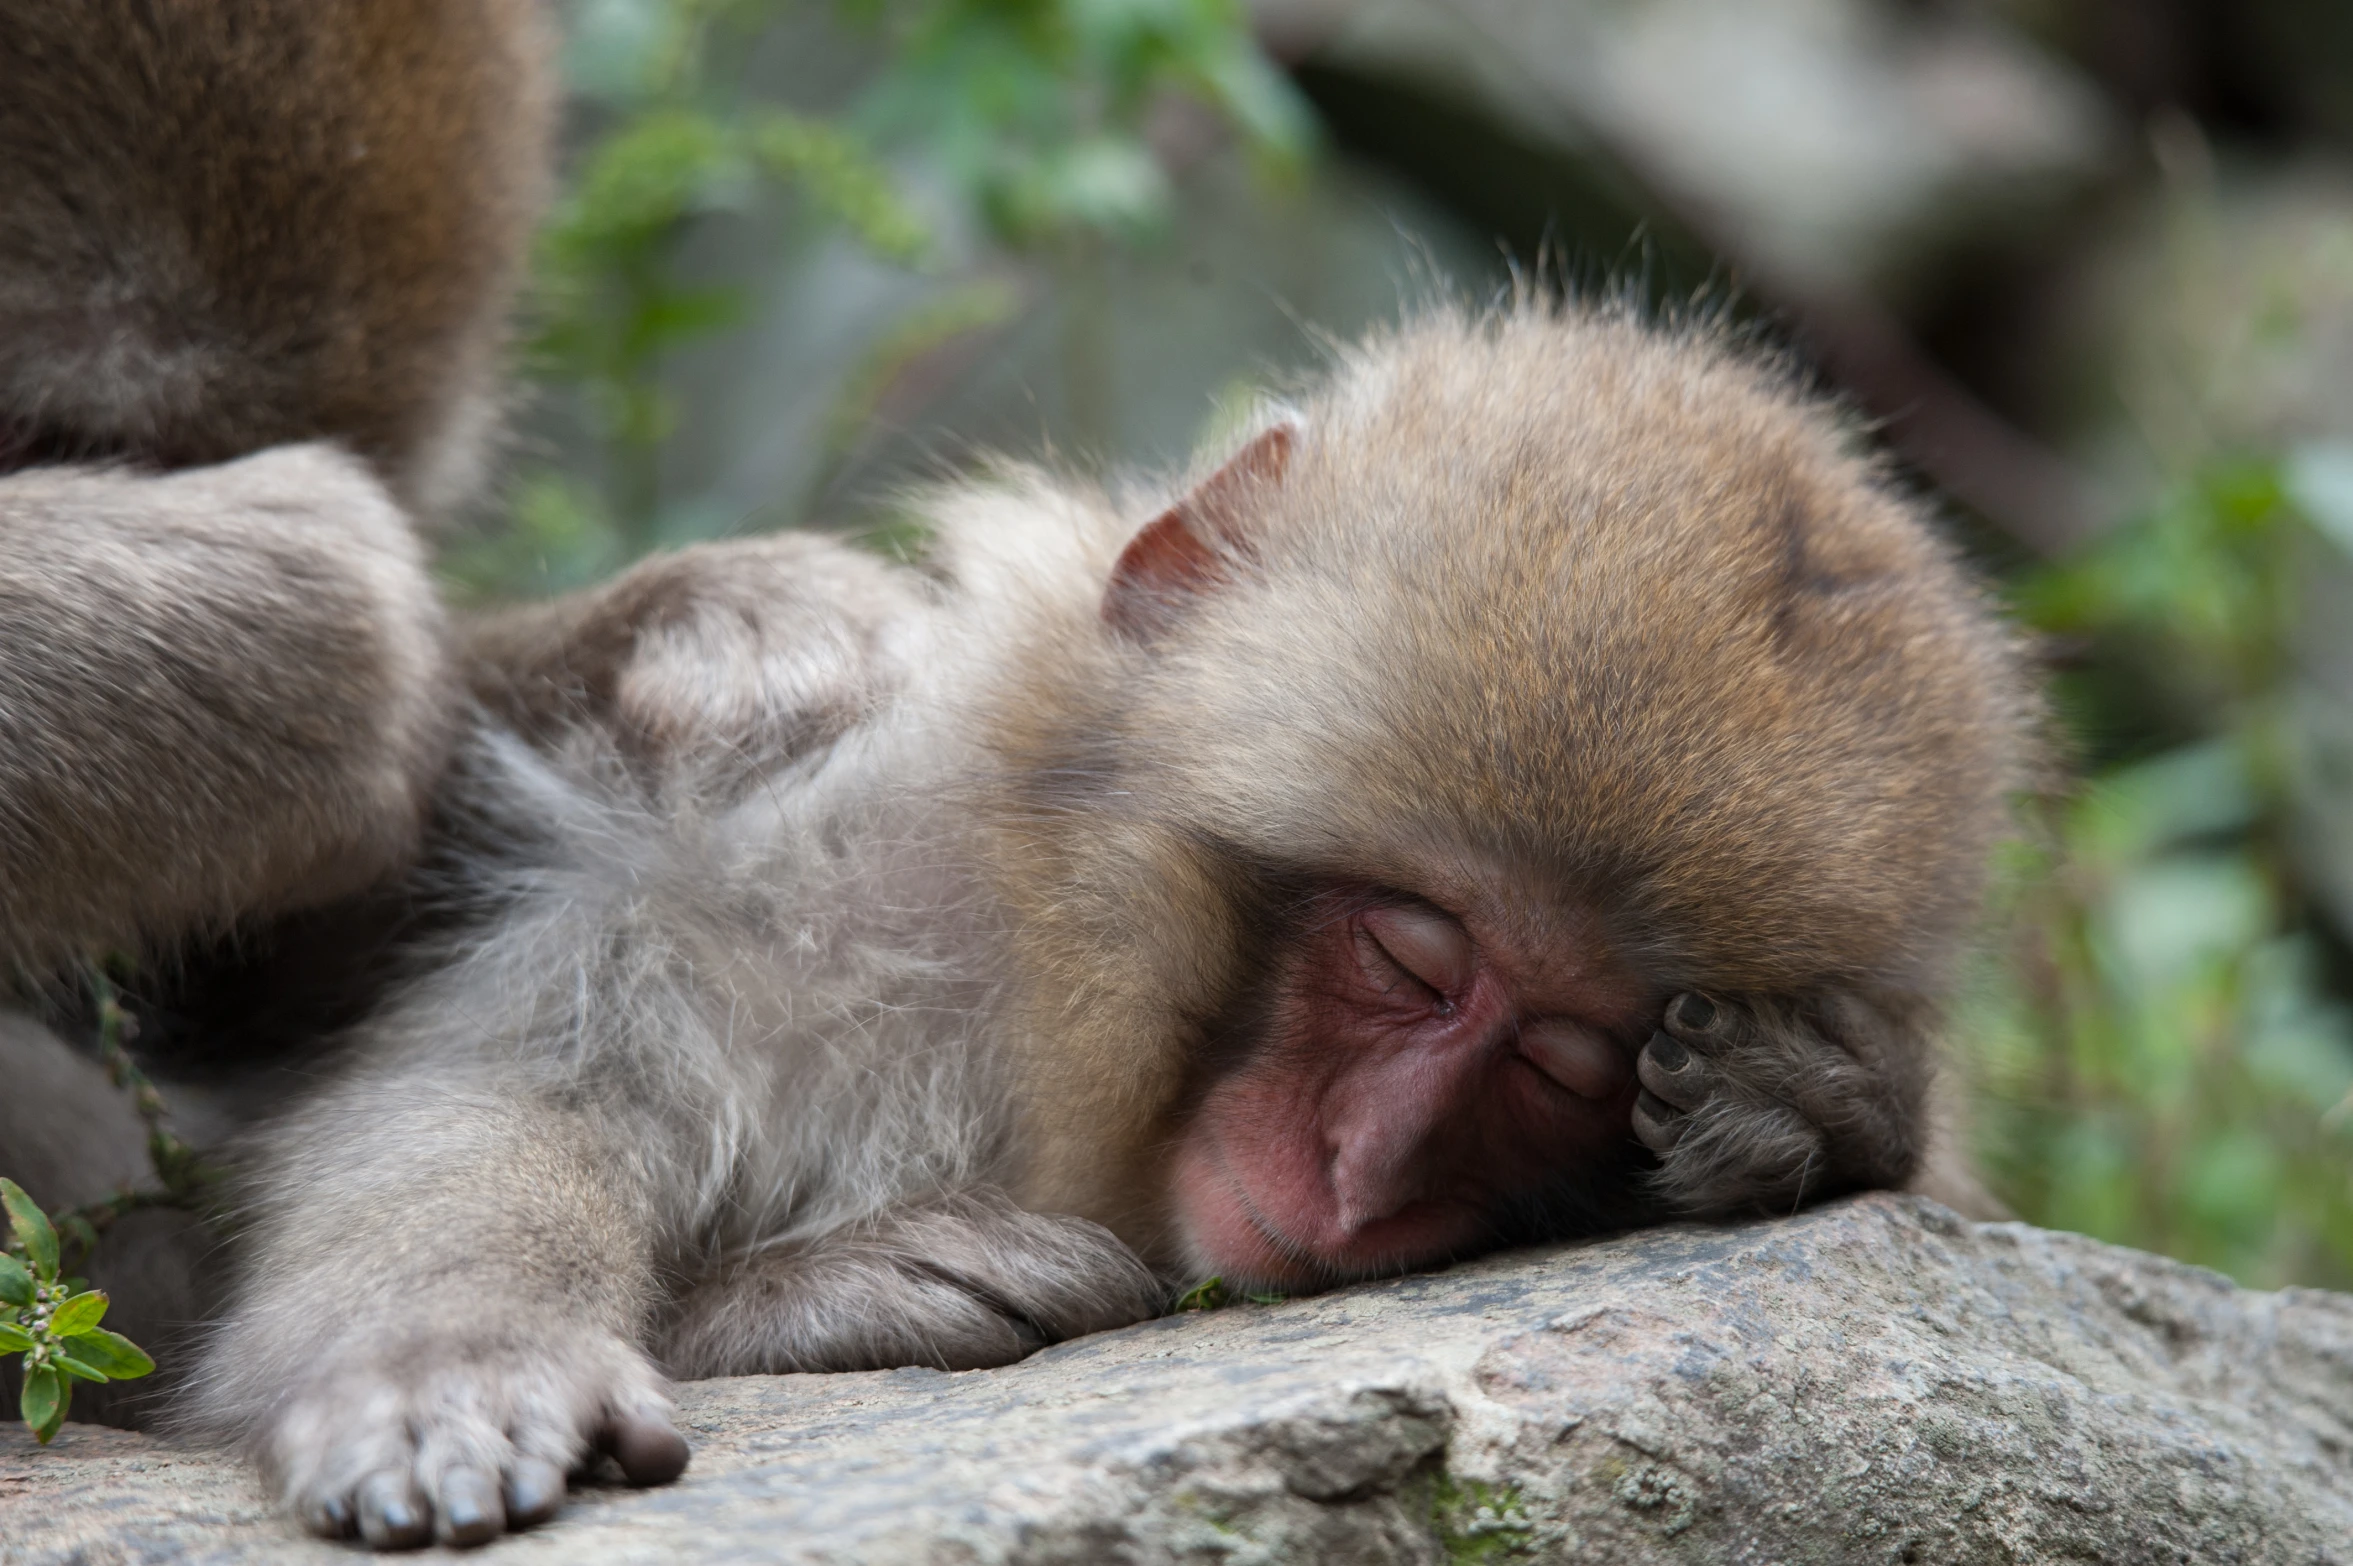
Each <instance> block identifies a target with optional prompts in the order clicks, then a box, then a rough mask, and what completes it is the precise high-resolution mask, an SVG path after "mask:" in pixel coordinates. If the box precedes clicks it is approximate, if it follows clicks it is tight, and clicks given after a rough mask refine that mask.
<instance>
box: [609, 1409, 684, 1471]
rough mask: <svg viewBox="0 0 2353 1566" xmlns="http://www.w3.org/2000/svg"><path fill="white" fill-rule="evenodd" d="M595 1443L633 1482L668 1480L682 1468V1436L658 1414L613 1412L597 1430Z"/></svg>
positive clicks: (682, 1469)
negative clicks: (603, 1425)
mask: <svg viewBox="0 0 2353 1566" xmlns="http://www.w3.org/2000/svg"><path fill="white" fill-rule="evenodd" d="M596 1444H597V1446H598V1447H599V1448H600V1449H601V1450H603V1451H604V1452H606V1453H609V1454H610V1455H611V1457H612V1459H613V1461H614V1462H616V1463H619V1464H620V1465H621V1476H622V1477H623V1478H625V1479H627V1480H628V1481H629V1482H630V1483H631V1484H634V1485H651V1484H668V1483H669V1482H670V1481H671V1480H673V1479H675V1478H677V1477H678V1476H679V1475H680V1474H682V1473H684V1472H686V1460H687V1457H688V1456H689V1452H688V1449H687V1445H686V1437H684V1436H682V1435H680V1434H679V1433H678V1432H677V1431H676V1430H675V1429H673V1428H672V1427H671V1425H670V1422H669V1421H668V1420H667V1419H664V1418H662V1417H661V1416H660V1415H658V1414H652V1413H646V1412H642V1411H637V1412H630V1413H617V1414H615V1415H613V1416H612V1417H611V1419H609V1420H608V1421H607V1422H606V1424H605V1427H604V1429H602V1430H601V1431H599V1432H598V1433H597V1442H596Z"/></svg>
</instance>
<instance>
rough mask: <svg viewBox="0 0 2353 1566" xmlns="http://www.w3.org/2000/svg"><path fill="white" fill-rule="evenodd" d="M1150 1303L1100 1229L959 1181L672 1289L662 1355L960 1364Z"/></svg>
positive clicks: (1116, 1318) (793, 1366)
mask: <svg viewBox="0 0 2353 1566" xmlns="http://www.w3.org/2000/svg"><path fill="white" fill-rule="evenodd" d="M1163 1302H1164V1297H1163V1294H1162V1291H1161V1288H1160V1286H1159V1284H1158V1283H1157V1282H1156V1281H1154V1279H1153V1277H1152V1275H1151V1273H1150V1272H1149V1271H1147V1270H1146V1269H1145V1267H1144V1264H1143V1263H1142V1262H1140V1261H1138V1260H1137V1259H1136V1257H1135V1255H1134V1254H1133V1253H1132V1252H1130V1251H1129V1250H1128V1248H1127V1247H1126V1246H1125V1245H1122V1244H1121V1243H1120V1242H1119V1241H1118V1240H1116V1239H1114V1238H1113V1237H1112V1234H1111V1232H1110V1231H1109V1230H1108V1229H1105V1228H1103V1227H1101V1226H1100V1225H1098V1224H1093V1223H1089V1222H1088V1221H1087V1220H1086V1219H1084V1218H1068V1217H1062V1216H1060V1215H1056V1214H1049V1213H1033V1212H1025V1211H1023V1210H1022V1209H1021V1208H1019V1207H1016V1206H1015V1205H1013V1203H1012V1202H1011V1201H1010V1200H1008V1199H1007V1198H1006V1197H1005V1196H1004V1195H1003V1193H1001V1192H998V1191H994V1190H985V1189H984V1190H974V1191H960V1192H956V1193H953V1194H951V1195H948V1196H943V1197H939V1198H935V1199H933V1200H931V1201H927V1202H922V1203H916V1204H910V1205H907V1206H902V1207H896V1208H892V1209H888V1210H886V1211H885V1212H883V1213H881V1214H879V1215H877V1216H875V1217H873V1218H870V1219H867V1220H866V1221H864V1222H862V1223H858V1224H854V1225H851V1226H849V1227H847V1228H844V1229H839V1230H836V1231H835V1232H833V1233H831V1234H827V1235H823V1236H821V1237H819V1238H818V1239H816V1240H813V1241H810V1242H809V1243H807V1244H805V1245H797V1246H793V1247H790V1248H778V1249H775V1250H770V1251H764V1252H760V1253H758V1254H756V1255H754V1256H752V1257H750V1258H749V1259H747V1260H745V1261H744V1262H742V1263H740V1264H737V1265H735V1266H733V1267H730V1268H728V1269H727V1270H726V1271H725V1272H723V1273H722V1274H720V1275H719V1276H717V1277H714V1278H712V1279H710V1280H709V1281H707V1282H704V1283H702V1284H700V1285H698V1286H697V1287H696V1288H695V1289H694V1290H693V1291H692V1292H691V1293H689V1294H688V1295H687V1297H686V1298H685V1300H684V1301H683V1302H682V1303H681V1306H680V1309H679V1312H678V1315H677V1318H676V1320H675V1322H674V1323H673V1325H672V1327H671V1329H670V1332H669V1334H668V1337H667V1340H666V1350H665V1354H664V1358H665V1360H666V1361H667V1363H668V1364H669V1366H670V1368H671V1370H672V1371H674V1372H675V1373H677V1374H678V1375H681V1376H740V1375H752V1374H772V1373H778V1372H783V1371H794V1370H884V1369H892V1368H895V1367H898V1366H901V1365H930V1366H933V1367H936V1368H937V1369H941V1370H973V1369H978V1368H980V1367H983V1366H988V1365H1003V1364H1009V1363H1010V1362H1012V1361H1014V1360H1017V1359H1020V1358H1021V1357H1022V1356H1023V1355H1025V1354H1028V1353H1030V1352H1032V1351H1033V1350H1035V1349H1038V1348H1041V1347H1043V1346H1044V1345H1046V1344H1048V1343H1054V1342H1059V1341H1061V1340H1062V1339H1064V1338H1074V1337H1078V1336H1081V1335H1082V1334H1085V1333H1089V1332H1100V1331H1103V1330H1105V1329H1106V1328H1110V1327H1122V1326H1126V1325H1127V1324H1128V1323H1129V1322H1132V1321H1140V1320H1142V1319H1143V1318H1145V1317H1147V1316H1151V1315H1154V1314H1156V1313H1157V1312H1158V1311H1159V1309H1160V1307H1161V1305H1162V1304H1163Z"/></svg>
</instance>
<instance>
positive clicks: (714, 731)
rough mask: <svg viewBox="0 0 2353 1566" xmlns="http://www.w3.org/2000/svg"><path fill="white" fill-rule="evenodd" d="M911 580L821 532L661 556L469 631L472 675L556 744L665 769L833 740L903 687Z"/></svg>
mask: <svg viewBox="0 0 2353 1566" xmlns="http://www.w3.org/2000/svg"><path fill="white" fill-rule="evenodd" d="M918 608H919V596H918V593H917V590H916V589H915V588H914V587H913V586H911V585H910V584H909V582H908V581H907V580H906V576H905V573H897V572H893V571H892V570H891V569H890V568H889V567H887V566H886V565H885V564H884V563H883V562H882V561H881V560H880V559H878V558H876V557H874V556H871V555H868V554H865V553H862V552H860V551H858V550H854V549H851V548H849V547H848V546H846V545H843V544H840V543H837V542H835V541H834V540H832V539H827V538H820V537H816V536H813V535H810V534H805V533H796V534H783V535H779V536H777V537H774V538H759V539H742V540H737V541H733V542H729V543H724V544H701V545H696V546H694V547H692V548H688V549H681V550H678V551H676V552H674V553H671V554H665V555H657V556H654V557H653V558H651V559H649V560H646V561H644V562H642V563H641V564H639V565H637V566H635V567H633V568H632V569H630V570H628V571H626V572H624V573H622V574H621V575H620V576H619V577H617V578H615V579H614V580H613V581H612V582H610V583H608V584H606V585H605V586H603V587H600V588H596V589H594V590H592V591H590V592H587V593H582V594H578V595H575V596H574V597H571V598H567V599H564V600H561V601H559V602H557V603H553V604H544V605H538V606H534V607H531V608H527V609H521V610H515V611H510V612H508V613H506V614H503V615H500V616H496V617H493V618H491V619H489V620H486V621H483V622H481V623H480V624H478V625H476V626H474V627H472V628H471V629H470V631H469V635H468V638H467V657H466V662H467V666H468V680H469V683H470V684H471V685H472V687H473V689H474V692H475V694H476V695H477V696H478V697H480V698H481V699H482V700H483V701H484V703H485V704H486V705H488V706H489V707H490V708H491V710H492V711H494V712H496V713H498V714H499V715H500V716H501V717H502V718H504V719H505V720H506V721H507V722H508V723H510V724H512V725H514V726H515V727H517V728H518V729H520V730H522V731H523V732H524V733H525V734H528V735H530V736H532V737H534V738H536V739H539V740H541V741H543V742H558V743H560V742H561V741H562V740H564V739H565V738H566V737H568V736H571V735H576V734H579V733H582V732H584V731H585V732H588V733H594V734H598V735H602V736H603V737H605V738H607V739H609V740H611V741H613V742H615V743H617V744H619V745H620V747H621V748H622V749H623V751H624V752H625V753H627V754H629V755H630V756H632V757H634V758H636V759H637V760H638V761H640V762H641V763H644V764H647V765H650V766H651V767H653V768H654V769H655V771H656V772H657V773H671V772H676V771H680V770H684V771H687V772H690V773H702V772H707V771H708V770H709V767H710V765H711V763H712V762H713V761H715V760H716V761H719V762H722V763H724V764H727V765H729V766H732V767H736V768H738V769H740V768H742V767H745V766H750V767H754V768H756V767H758V766H760V765H765V764H771V763H774V762H776V761H781V760H787V759H790V758H791V757H792V756H794V755H797V754H800V753H802V752H804V751H808V750H811V749H814V748H817V747H820V746H822V745H823V744H825V743H826V742H828V741H830V740H831V739H832V738H834V737H835V736H836V735H838V734H839V733H840V732H841V731H842V730H843V729H844V728H846V727H848V726H849V725H850V724H852V723H854V722H855V721H856V720H857V719H858V718H859V717H860V716H862V715H863V714H864V713H865V712H866V711H868V710H869V709H870V708H871V707H872V706H873V705H874V704H875V703H876V702H877V701H879V700H880V699H881V698H882V697H883V696H884V695H885V694H887V692H888V690H889V689H890V688H891V687H892V686H893V685H894V684H895V682H896V680H897V678H898V673H897V668H896V664H897V660H896V658H895V657H894V656H893V653H892V648H893V646H894V638H895V637H896V636H897V635H898V634H899V633H900V629H901V627H902V625H903V624H904V622H906V621H907V620H908V619H909V618H910V617H911V616H912V615H914V614H915V613H916V612H917V611H918Z"/></svg>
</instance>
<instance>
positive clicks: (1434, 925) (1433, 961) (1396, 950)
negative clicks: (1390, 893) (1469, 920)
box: [1357, 904, 1477, 1010]
mask: <svg viewBox="0 0 2353 1566" xmlns="http://www.w3.org/2000/svg"><path fill="white" fill-rule="evenodd" d="M1357 930H1358V932H1359V942H1358V944H1359V947H1360V948H1362V947H1365V946H1370V948H1371V949H1372V952H1371V954H1377V956H1376V958H1375V960H1376V961H1377V962H1378V963H1379V964H1381V965H1382V966H1385V967H1386V968H1387V969H1389V970H1390V971H1391V972H1392V973H1393V975H1394V978H1395V980H1396V982H1398V983H1411V984H1413V985H1415V986H1417V987H1418V988H1420V989H1422V990H1424V991H1427V992H1428V994H1429V996H1430V998H1431V1000H1432V1001H1434V1002H1436V1003H1437V1004H1439V1005H1441V1006H1442V1007H1444V1008H1446V1009H1448V1010H1451V1009H1452V1006H1453V1002H1452V999H1451V997H1453V996H1456V995H1459V994H1461V993H1462V992H1463V991H1464V990H1465V989H1467V988H1468V987H1469V986H1470V982H1471V977H1472V974H1473V973H1474V972H1475V971H1476V969H1477V953H1476V951H1475V950H1474V948H1473V946H1472V943H1471V936H1470V932H1469V931H1467V930H1465V929H1464V928H1463V927H1462V926H1461V925H1459V924H1457V923H1455V921H1454V920H1452V919H1450V918H1448V917H1447V916H1446V915H1445V914H1442V913H1440V912H1438V911H1437V910H1436V909H1434V908H1422V907H1416V906H1413V905H1410V904H1399V905H1393V906H1382V907H1375V908H1368V909H1366V910H1365V911H1364V912H1363V913H1361V914H1359V915H1357ZM1371 954H1368V955H1371Z"/></svg>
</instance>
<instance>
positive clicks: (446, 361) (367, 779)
mask: <svg viewBox="0 0 2353 1566" xmlns="http://www.w3.org/2000/svg"><path fill="white" fill-rule="evenodd" d="M541 32H542V19H541V18H540V16H539V14H538V12H537V9H536V5H535V0H84V3H80V4H74V5H59V4H56V3H53V0H0V82H6V83H7V89H6V91H4V92H0V620H4V623H5V624H6V625H7V627H8V634H7V635H6V636H5V638H0V963H5V964H7V965H8V966H9V967H10V968H12V969H14V970H15V971H16V972H17V973H19V974H23V975H27V976H30V977H32V978H35V979H38V978H40V977H43V976H45V975H47V974H49V973H51V972H53V971H54V970H55V969H57V968H58V967H59V966H60V965H61V964H65V963H68V962H71V961H73V960H75V959H78V958H84V957H87V956H89V955H92V954H100V953H105V952H107V951H110V950H122V949H137V948H142V947H144V948H149V949H155V948H165V949H168V948H169V947H170V945H171V944H172V943H173V942H175V941H176V940H178V939H181V938H183V937H185V936H187V935H188V934H190V933H191V932H195V931H201V930H217V929H220V928H222V927H225V926H226V925H228V924H230V923H231V922H233V921H235V920H237V919H239V918H241V917H244V916H247V915H251V914H254V913H257V912H269V911H275V910H278V909H282V908H287V907H293V906H300V905H304V904H310V903H316V902H318V901H320V900H322V899H324V898H326V897H329V896H332V895H334V894H336V893H338V892H341V891H344V890H348V889H349V888H351V887H352V886H354V885H358V884H362V883H364V882H366V881H367V880H369V879H371V878H374V877H378V876H381V875H383V874H385V873H387V872H388V871H389V870H391V869H392V868H393V867H395V866H397V865H398V863H399V862H400V861H401V859H402V858H403V857H404V856H405V855H406V854H407V853H408V852H409V850H410V848H411V847H412V846H413V843H414V841H415V838H416V835H417V831H418V828H419V825H420V823H421V820H422V816H423V807H424V801H425V796H426V792H427V789H428V787H429V785H430V782H431V779H432V778H433V776H434V775H435V773H436V772H437V770H438V768H439V765H440V763H441V759H442V756H443V753H444V748H445V744H446V741H447V738H448V733H447V731H448V729H449V727H450V725H449V723H448V720H447V716H446V715H447V713H448V712H449V710H450V708H451V705H452V704H451V702H450V700H449V698H448V692H447V691H446V690H445V689H444V688H443V682H444V679H445V669H444V656H443V647H442V643H443V640H444V633H443V630H442V626H441V612H440V609H439V606H438V603H437V600H436V598H435V595H434V593H433V591H432V587H431V584H430V582H429V580H428V578H427V576H426V574H425V569H424V561H423V556H422V551H421V550H420V549H419V548H418V546H417V544H416V543H415V541H414V540H413V538H412V537H411V536H410V528H409V518H410V517H412V516H418V515H426V516H430V515H437V514H439V513H441V512H443V511H445V510H446V509H448V508H449V507H451V506H453V505H455V504H456V503H457V502H458V501H459V500H461V499H462V498H463V497H464V496H465V494H466V493H467V492H469V491H470V490H471V489H472V487H473V486H474V484H475V482H476V480H477V478H478V475H479V471H480V468H481V466H482V462H483V453H484V448H485V442H486V438H487V436H488V434H489V431H490V429H491V428H492V426H493V424H494V422H495V410H496V405H497V400H498V398H497V383H498V368H499V361H500V358H501V355H502V352H503V348H504V342H505V331H504V324H503V323H504V316H505V311H506V308H507V303H508V299H509V296H510V294H511V292H512V285H513V283H514V281H515V277H516V274H517V270H518V267H519V265H520V260H521V256H522V252H523V246H524V243H525V241H526V240H527V238H528V235H529V229H530V222H531V219H532V216H533V214H534V212H535V210H536V207H537V204H538V202H539V199H540V196H541V187H542V184H543V182H544V176H543V166H544V163H545V144H546V139H547V129H548V126H547V122H548V119H549V113H550V110H551V106H552V100H551V95H550V91H549V86H548V82H547V73H546V71H545V69H544V64H543V60H542V56H543V54H544V48H543V43H544V40H543V39H542V37H541ZM323 442H332V443H334V445H335V446H336V447H339V448H340V450H339V451H338V450H332V449H329V448H328V447H327V446H325V445H322V444H316V443H323ZM303 443H314V444H311V445H309V446H308V447H307V448H305V447H304V445H303ZM271 448H283V449H278V450H271ZM181 470H185V471H181Z"/></svg>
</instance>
